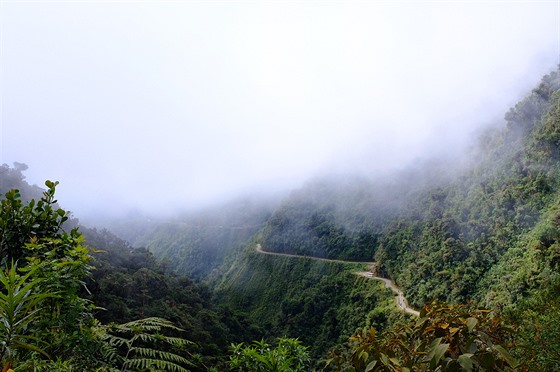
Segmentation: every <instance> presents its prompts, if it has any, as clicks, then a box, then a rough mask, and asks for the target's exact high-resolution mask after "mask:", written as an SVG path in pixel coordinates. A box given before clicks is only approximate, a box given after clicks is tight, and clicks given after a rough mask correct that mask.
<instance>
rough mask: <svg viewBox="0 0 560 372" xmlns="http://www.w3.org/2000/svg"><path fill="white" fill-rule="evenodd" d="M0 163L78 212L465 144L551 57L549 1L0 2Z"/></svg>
mask: <svg viewBox="0 0 560 372" xmlns="http://www.w3.org/2000/svg"><path fill="white" fill-rule="evenodd" d="M0 31H1V34H0V164H1V163H6V164H9V165H11V164H12V163H13V162H14V161H16V162H21V163H25V164H27V165H28V166H29V170H27V171H26V172H25V174H26V177H27V180H28V181H29V182H30V183H32V184H38V185H43V182H44V180H46V179H51V180H58V181H60V186H59V188H58V192H57V193H58V199H59V201H60V202H61V203H62V205H63V206H64V207H65V208H66V209H70V210H72V211H73V212H74V214H75V215H76V216H78V217H81V216H87V215H91V214H95V213H101V214H104V213H107V212H109V211H111V212H122V213H125V212H128V211H130V210H139V211H149V212H150V211H151V212H157V213H163V212H169V211H172V210H177V209H188V208H194V207H199V206H201V205H204V204H207V203H213V202H216V201H221V200H225V199H227V198H229V197H233V196H235V195H238V194H242V193H247V192H249V193H253V192H258V191H262V190H280V189H283V188H290V187H297V185H299V184H301V183H302V182H304V181H305V180H306V179H308V178H311V177H313V176H315V175H318V174H326V173H332V172H334V173H336V172H340V173H348V172H351V171H352V172H353V171H360V172H366V173H368V174H376V172H379V173H381V172H383V171H385V170H387V169H396V168H399V167H402V166H404V165H406V164H408V163H410V162H412V161H415V160H417V159H419V158H422V157H425V156H429V155H430V154H439V153H445V152H446V151H452V150H457V149H461V148H464V147H465V146H467V144H468V143H469V140H468V139H469V138H471V137H472V134H473V133H476V132H477V130H478V129H479V128H481V127H483V126H485V125H489V124H492V123H497V122H500V120H502V119H503V115H504V113H505V111H507V109H508V108H509V107H511V106H512V105H513V104H515V102H517V101H518V100H519V99H520V98H522V97H523V96H524V95H525V94H527V93H528V92H529V91H530V89H531V88H533V87H534V86H535V85H536V84H537V83H538V81H539V80H540V78H541V77H542V76H543V75H544V74H546V73H548V72H550V71H551V70H552V69H553V68H554V67H555V66H556V65H558V64H559V63H560V1H558V0H555V1H414V2H412V1H266V0H264V1H234V0H233V1H165V0H162V1H80V0H73V1H48V0H42V1H25V0H21V1H18V0H14V1H8V0H0Z"/></svg>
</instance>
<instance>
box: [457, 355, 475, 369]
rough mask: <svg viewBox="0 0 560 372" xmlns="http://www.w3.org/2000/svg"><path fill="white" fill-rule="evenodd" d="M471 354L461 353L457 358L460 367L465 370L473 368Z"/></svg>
mask: <svg viewBox="0 0 560 372" xmlns="http://www.w3.org/2000/svg"><path fill="white" fill-rule="evenodd" d="M472 356H473V354H463V355H459V358H458V359H457V361H458V362H459V365H460V366H461V368H463V369H464V370H465V371H467V372H470V371H472V369H473V363H472V360H471V357H472Z"/></svg>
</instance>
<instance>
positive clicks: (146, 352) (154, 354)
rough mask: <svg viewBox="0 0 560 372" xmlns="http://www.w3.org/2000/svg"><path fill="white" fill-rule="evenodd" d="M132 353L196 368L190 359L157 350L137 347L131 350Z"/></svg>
mask: <svg viewBox="0 0 560 372" xmlns="http://www.w3.org/2000/svg"><path fill="white" fill-rule="evenodd" d="M131 352H134V353H135V355H140V356H142V357H147V358H157V359H158V360H164V361H169V362H174V363H182V364H187V365H190V366H194V364H193V363H191V362H190V361H189V360H188V359H186V358H184V357H182V356H180V355H177V354H174V353H170V352H167V351H161V350H155V349H151V348H147V347H135V348H132V349H131Z"/></svg>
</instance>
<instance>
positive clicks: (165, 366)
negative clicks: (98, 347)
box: [100, 317, 194, 372]
mask: <svg viewBox="0 0 560 372" xmlns="http://www.w3.org/2000/svg"><path fill="white" fill-rule="evenodd" d="M100 327H101V329H102V330H103V331H104V333H103V334H102V336H101V337H102V339H103V340H105V342H106V343H105V345H104V347H103V350H102V354H103V357H104V358H105V360H106V361H107V363H108V365H110V366H118V368H117V369H115V368H112V367H111V368H109V370H110V371H139V370H157V371H171V372H188V369H187V368H186V366H190V367H193V366H194V364H193V363H192V362H191V361H190V360H188V359H187V358H185V357H184V356H181V355H179V353H180V352H184V351H185V350H184V349H185V346H187V345H188V344H192V342H190V341H187V340H185V339H183V338H180V337H173V336H168V335H164V334H163V331H171V332H182V329H180V328H178V327H176V326H175V325H173V323H171V322H170V321H168V320H165V319H162V318H156V317H152V318H145V319H140V320H135V321H132V322H128V323H125V324H110V325H107V326H100ZM164 349H165V350H164ZM169 349H171V350H172V351H167V350H169Z"/></svg>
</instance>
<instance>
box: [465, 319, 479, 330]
mask: <svg viewBox="0 0 560 372" xmlns="http://www.w3.org/2000/svg"><path fill="white" fill-rule="evenodd" d="M477 324H478V319H476V318H468V319H467V328H468V329H469V332H472V331H473V329H474V327H475V326H476V325H477Z"/></svg>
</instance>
